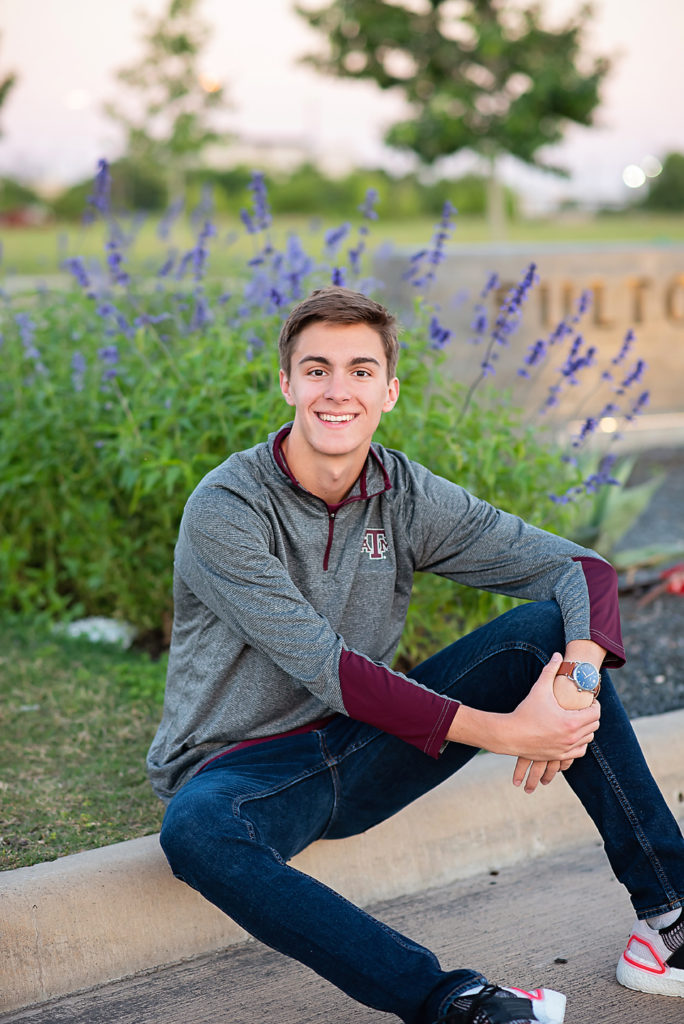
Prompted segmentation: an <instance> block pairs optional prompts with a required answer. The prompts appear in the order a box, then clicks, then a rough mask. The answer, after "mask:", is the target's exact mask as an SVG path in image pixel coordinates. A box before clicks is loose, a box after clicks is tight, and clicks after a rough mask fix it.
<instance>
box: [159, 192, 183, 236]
mask: <svg viewBox="0 0 684 1024" xmlns="http://www.w3.org/2000/svg"><path fill="white" fill-rule="evenodd" d="M184 206H185V200H184V199H183V197H182V196H181V197H180V198H179V199H175V200H174V201H173V202H172V203H171V205H170V206H169V208H168V210H167V211H166V213H165V214H164V216H163V217H162V219H161V220H160V221H159V226H158V227H157V237H158V238H161V240H162V241H166V239H167V238H168V237H169V234H170V233H171V228H172V227H173V224H174V221H176V220H177V218H178V217H180V215H181V213H182V212H183V207H184Z"/></svg>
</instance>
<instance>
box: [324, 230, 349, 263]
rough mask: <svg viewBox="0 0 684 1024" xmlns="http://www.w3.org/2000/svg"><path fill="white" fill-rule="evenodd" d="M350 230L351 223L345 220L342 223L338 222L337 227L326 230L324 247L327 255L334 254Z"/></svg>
mask: <svg viewBox="0 0 684 1024" xmlns="http://www.w3.org/2000/svg"><path fill="white" fill-rule="evenodd" d="M350 231H351V224H350V223H349V222H348V221H347V222H346V223H344V224H340V226H339V227H338V228H331V230H330V231H326V233H325V236H324V240H325V249H326V252H327V254H328V256H334V255H335V253H336V252H337V250H338V248H339V247H340V245H341V244H342V242H343V241H344V240H345V238H346V237H347V235H348V234H349V232H350Z"/></svg>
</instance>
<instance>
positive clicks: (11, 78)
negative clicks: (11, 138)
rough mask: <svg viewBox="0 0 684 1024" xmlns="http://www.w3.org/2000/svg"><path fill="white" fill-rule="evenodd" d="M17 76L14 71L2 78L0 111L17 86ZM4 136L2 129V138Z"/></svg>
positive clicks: (0, 132) (0, 80)
mask: <svg viewBox="0 0 684 1024" xmlns="http://www.w3.org/2000/svg"><path fill="white" fill-rule="evenodd" d="M16 81H17V76H16V75H15V74H14V72H13V71H10V72H9V74H7V75H5V76H4V78H0V109H1V108H2V107H3V106H4V104H5V101H6V99H7V97H8V96H9V94H10V92H11V91H12V89H13V88H14V86H15V85H16ZM1 135H2V129H0V136H1Z"/></svg>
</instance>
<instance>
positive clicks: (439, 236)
mask: <svg viewBox="0 0 684 1024" xmlns="http://www.w3.org/2000/svg"><path fill="white" fill-rule="evenodd" d="M455 214H456V208H455V207H454V206H453V205H452V204H451V203H450V202H449V200H448V199H447V200H446V202H445V203H444V206H443V207H442V216H441V218H440V220H439V223H438V224H436V225H435V233H434V235H433V236H432V240H431V243H430V248H428V249H421V250H420V252H417V253H415V254H414V255H413V256H412V257H411V261H410V263H411V265H410V267H409V269H408V271H407V272H406V273H405V274H404V275H403V277H404V280H407V281H410V282H411V284H412V285H413V286H414V288H427V287H428V286H429V285H430V284H432V282H433V281H434V279H435V270H436V268H437V267H438V266H439V264H440V263H442V262H443V260H444V259H445V258H446V253H445V251H444V247H445V245H446V243H447V241H448V240H449V238H450V237H451V235H452V233H453V230H454V223H453V218H454V215H455ZM424 264H426V265H427V269H426V270H425V272H423V266H424Z"/></svg>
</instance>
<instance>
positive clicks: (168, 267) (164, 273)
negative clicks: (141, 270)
mask: <svg viewBox="0 0 684 1024" xmlns="http://www.w3.org/2000/svg"><path fill="white" fill-rule="evenodd" d="M177 255H178V251H177V250H176V249H171V250H170V252H169V255H168V256H167V258H166V260H165V262H164V263H163V264H162V266H161V267H160V268H159V270H158V271H157V277H168V275H169V274H170V273H171V271H172V270H173V268H174V265H175V262H176V257H177Z"/></svg>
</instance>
